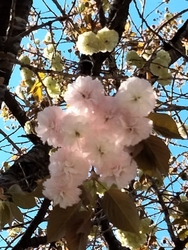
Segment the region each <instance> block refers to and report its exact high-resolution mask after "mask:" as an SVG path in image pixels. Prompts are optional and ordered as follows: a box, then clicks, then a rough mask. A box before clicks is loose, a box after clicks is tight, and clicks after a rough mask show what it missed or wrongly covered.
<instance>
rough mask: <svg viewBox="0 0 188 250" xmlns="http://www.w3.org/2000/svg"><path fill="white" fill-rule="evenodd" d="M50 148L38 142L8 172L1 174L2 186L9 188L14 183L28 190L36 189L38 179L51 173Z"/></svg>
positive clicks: (0, 185) (0, 183)
mask: <svg viewBox="0 0 188 250" xmlns="http://www.w3.org/2000/svg"><path fill="white" fill-rule="evenodd" d="M49 149H50V147H49V146H47V145H42V144H37V145H36V146H34V147H33V148H32V149H31V150H30V151H29V152H28V153H26V154H25V155H22V156H21V157H20V158H19V159H18V160H16V161H15V162H14V164H13V165H12V166H11V167H10V168H9V169H8V170H7V171H6V172H4V173H2V174H0V187H2V188H3V189H4V190H7V189H8V188H9V187H10V186H12V185H13V184H18V185H19V186H20V187H21V188H22V189H23V190H24V191H27V192H31V191H32V190H33V189H35V188H36V187H37V182H36V181H37V180H39V179H43V178H44V177H46V176H47V175H49V171H48V165H49V154H48V153H49Z"/></svg>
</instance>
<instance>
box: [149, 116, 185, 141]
mask: <svg viewBox="0 0 188 250" xmlns="http://www.w3.org/2000/svg"><path fill="white" fill-rule="evenodd" d="M148 118H149V119H150V120H152V121H153V128H154V130H155V131H156V132H157V133H159V134H160V135H162V136H164V137H166V138H174V139H183V138H182V136H181V135H180V133H179V131H178V128H177V125H176V123H175V121H174V120H173V119H172V117H171V116H169V115H167V114H160V113H150V114H149V115H148Z"/></svg>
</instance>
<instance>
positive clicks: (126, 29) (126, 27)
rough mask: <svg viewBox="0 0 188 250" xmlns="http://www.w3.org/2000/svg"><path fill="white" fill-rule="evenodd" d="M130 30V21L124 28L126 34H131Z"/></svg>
mask: <svg viewBox="0 0 188 250" xmlns="http://www.w3.org/2000/svg"><path fill="white" fill-rule="evenodd" d="M130 28H131V22H130V21H129V20H128V21H127V22H126V24H125V27H124V29H125V32H127V33H128V32H129V30H130Z"/></svg>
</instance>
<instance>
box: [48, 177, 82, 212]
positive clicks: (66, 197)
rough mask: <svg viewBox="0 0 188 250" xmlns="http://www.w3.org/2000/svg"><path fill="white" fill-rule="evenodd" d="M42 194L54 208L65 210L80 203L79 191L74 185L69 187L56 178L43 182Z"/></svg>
mask: <svg viewBox="0 0 188 250" xmlns="http://www.w3.org/2000/svg"><path fill="white" fill-rule="evenodd" d="M43 185H44V190H43V194H44V196H45V197H47V198H48V199H50V200H53V202H54V206H55V205H57V204H59V206H60V207H62V208H66V207H68V206H72V205H74V204H77V203H78V202H79V201H80V197H79V195H80V194H81V190H80V189H79V188H78V187H76V186H75V185H72V186H69V185H67V184H65V183H64V182H63V180H61V179H59V178H58V177H53V178H50V179H47V180H46V181H45V182H44V184H43Z"/></svg>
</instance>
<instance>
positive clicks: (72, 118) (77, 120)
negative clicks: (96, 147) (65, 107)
mask: <svg viewBox="0 0 188 250" xmlns="http://www.w3.org/2000/svg"><path fill="white" fill-rule="evenodd" d="M61 126H62V127H61V129H62V133H63V146H64V147H66V146H68V147H72V148H74V149H80V150H81V144H82V141H83V139H84V138H87V136H88V134H89V133H91V130H90V124H89V119H88V117H86V116H82V115H79V116H78V115H75V114H74V113H68V114H66V115H65V116H64V118H63V120H62V125H61Z"/></svg>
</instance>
